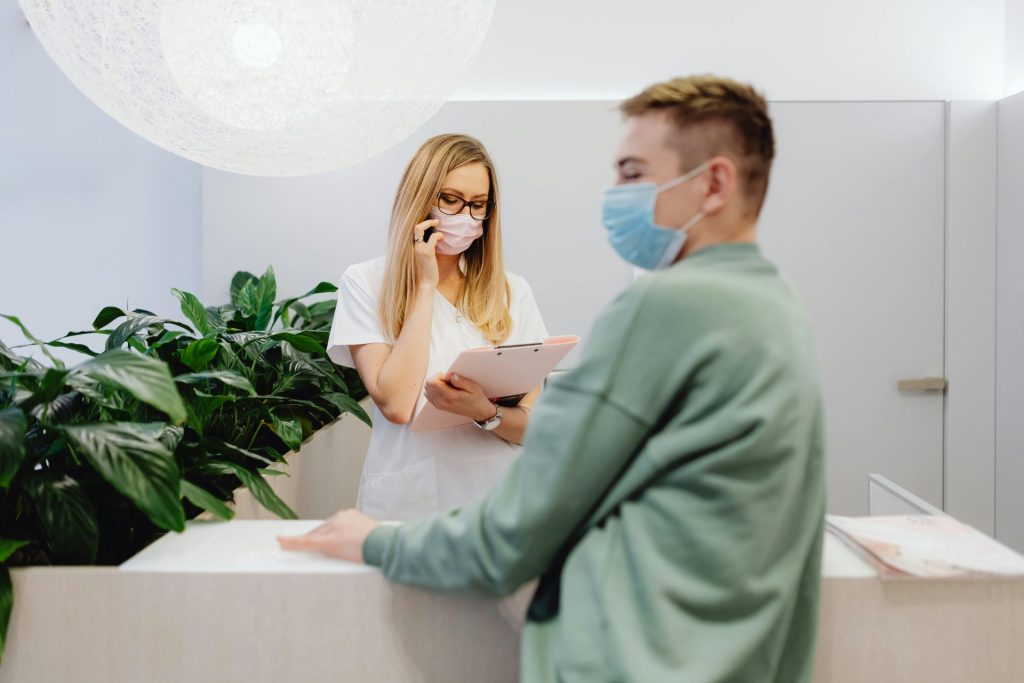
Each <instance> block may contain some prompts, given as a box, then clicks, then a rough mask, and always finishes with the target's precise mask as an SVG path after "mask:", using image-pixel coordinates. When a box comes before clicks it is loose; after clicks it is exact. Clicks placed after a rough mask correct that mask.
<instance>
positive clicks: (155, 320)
mask: <svg viewBox="0 0 1024 683" xmlns="http://www.w3.org/2000/svg"><path fill="white" fill-rule="evenodd" d="M132 313H135V311H132ZM162 325H175V326H177V327H180V328H182V329H184V330H188V331H189V332H192V331H193V330H192V328H191V327H189V326H188V325H186V324H185V323H180V322H178V321H177V320H169V319H167V318H160V317H158V316H155V315H132V316H130V317H129V318H128V320H125V321H124V322H123V323H121V324H120V325H118V326H117V327H116V328H114V329H113V330H112V331H110V336H109V337H107V350H110V349H119V348H121V347H122V346H124V343H125V342H128V343H130V344H133V345H134V346H136V347H137V348H139V349H140V350H145V349H144V347H142V346H141V345H139V344H136V343H135V342H137V340H136V339H135V335H136V334H138V332H140V331H141V330H145V329H149V328H153V327H160V326H162Z"/></svg>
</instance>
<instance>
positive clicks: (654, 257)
mask: <svg viewBox="0 0 1024 683" xmlns="http://www.w3.org/2000/svg"><path fill="white" fill-rule="evenodd" d="M707 166H708V162H706V161H705V162H704V163H703V164H701V165H700V166H698V167H697V168H695V169H693V170H692V171H690V172H689V173H685V174H683V175H681V176H679V177H678V178H676V179H674V180H670V181H668V182H667V183H664V184H662V185H655V184H654V183H631V184H628V185H616V186H615V187H610V188H608V189H607V190H605V191H604V205H603V219H604V227H605V228H607V230H608V241H609V242H611V245H612V247H613V248H614V249H615V251H617V252H618V253H619V256H621V257H622V258H623V259H625V260H626V261H628V262H629V263H632V264H633V265H634V266H639V267H640V268H644V269H646V270H658V269H661V268H666V267H668V266H670V265H672V263H673V262H674V261H675V260H676V256H678V255H679V252H680V250H682V248H683V244H685V243H686V233H687V232H689V231H690V228H692V227H693V226H695V225H696V224H697V223H699V222H700V221H701V219H702V218H704V212H703V211H698V212H697V214H696V215H695V216H694V217H693V218H691V219H690V220H688V221H686V224H685V225H683V226H681V227H679V228H663V227H661V226H660V225H656V224H655V223H654V204H655V202H657V200H658V194H660V193H661V192H664V191H665V190H668V189H671V188H673V187H676V186H678V185H682V184H683V183H685V182H687V181H688V180H692V179H693V178H696V177H697V176H698V175H700V173H701V172H702V171H704V169H706V168H707Z"/></svg>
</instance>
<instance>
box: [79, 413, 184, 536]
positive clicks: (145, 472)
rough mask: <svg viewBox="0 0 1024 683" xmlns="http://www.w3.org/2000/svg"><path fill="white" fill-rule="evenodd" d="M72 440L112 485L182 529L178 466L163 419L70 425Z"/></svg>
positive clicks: (164, 523) (155, 518)
mask: <svg viewBox="0 0 1024 683" xmlns="http://www.w3.org/2000/svg"><path fill="white" fill-rule="evenodd" d="M64 432H65V433H66V434H67V435H68V438H69V439H70V440H71V443H72V444H74V445H75V447H76V448H77V449H78V450H79V451H80V452H81V454H82V455H83V456H85V458H86V459H87V460H88V461H89V462H90V463H91V464H92V466H93V467H94V468H96V471H97V472H99V473H100V474H101V475H102V476H103V478H104V479H106V480H107V481H108V482H110V484H111V486H113V487H114V488H115V489H117V490H118V491H120V492H121V493H122V494H123V495H124V496H125V497H127V498H128V499H129V500H131V501H132V502H133V503H135V505H136V506H137V507H138V508H139V509H140V510H142V511H143V512H144V513H146V516H147V517H149V518H150V520H152V522H153V523H154V524H156V525H157V526H158V527H160V528H161V529H170V530H173V531H182V530H184V528H185V511H184V510H183V509H182V507H181V493H180V484H179V474H178V465H177V463H176V462H175V460H174V455H173V454H172V453H171V452H170V451H169V450H167V448H166V447H165V446H164V445H163V443H161V441H160V437H161V435H162V432H163V429H162V425H160V424H156V425H153V424H139V423H134V422H111V423H101V424H90V425H76V426H67V427H64Z"/></svg>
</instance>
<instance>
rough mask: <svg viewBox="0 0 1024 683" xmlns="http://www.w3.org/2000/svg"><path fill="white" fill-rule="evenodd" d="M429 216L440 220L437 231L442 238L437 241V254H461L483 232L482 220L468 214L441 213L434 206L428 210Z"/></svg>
mask: <svg viewBox="0 0 1024 683" xmlns="http://www.w3.org/2000/svg"><path fill="white" fill-rule="evenodd" d="M430 217H431V218H436V219H437V220H438V221H440V222H441V224H440V225H439V226H438V228H437V231H438V232H440V233H441V234H442V235H444V239H443V240H441V241H440V242H438V243H437V253H439V254H445V255H446V256H454V255H455V254H461V253H462V252H464V251H466V250H467V249H469V248H470V247H471V246H472V245H473V242H475V241H477V240H478V239H480V238H481V237H482V236H483V234H484V222H483V221H478V220H477V219H475V218H473V217H472V216H470V215H469V214H464V213H460V214H456V215H454V216H449V215H448V214H446V213H441V212H440V211H439V210H438V208H437V207H436V206H435V207H434V208H432V209H431V210H430Z"/></svg>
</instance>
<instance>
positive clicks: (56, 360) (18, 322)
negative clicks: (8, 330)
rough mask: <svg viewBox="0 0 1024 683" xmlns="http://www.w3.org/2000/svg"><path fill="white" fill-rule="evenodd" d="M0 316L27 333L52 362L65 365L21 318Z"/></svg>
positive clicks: (29, 338) (60, 365) (56, 364)
mask: <svg viewBox="0 0 1024 683" xmlns="http://www.w3.org/2000/svg"><path fill="white" fill-rule="evenodd" d="M0 318H4V319H6V320H8V321H10V322H12V323H14V324H15V325H17V327H18V329H19V330H21V333H22V334H23V335H25V338H26V339H28V340H29V341H30V342H32V343H33V344H35V345H36V346H38V347H39V350H40V351H42V352H43V355H45V356H46V357H47V358H49V359H50V362H51V363H53V364H54V365H55V366H57V367H58V368H63V367H64V363H63V362H61V360H60V359H59V358H57V357H56V356H54V355H53V354H52V353H50V350H49V349H48V348H46V342H44V341H43V340H42V339H39V338H38V337H36V336H35V335H34V334H32V333H31V332H29V331H28V328H27V327H25V325H24V323H22V322H21V320H19V319H18V318H17V317H16V316H13V315H3V314H0Z"/></svg>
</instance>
